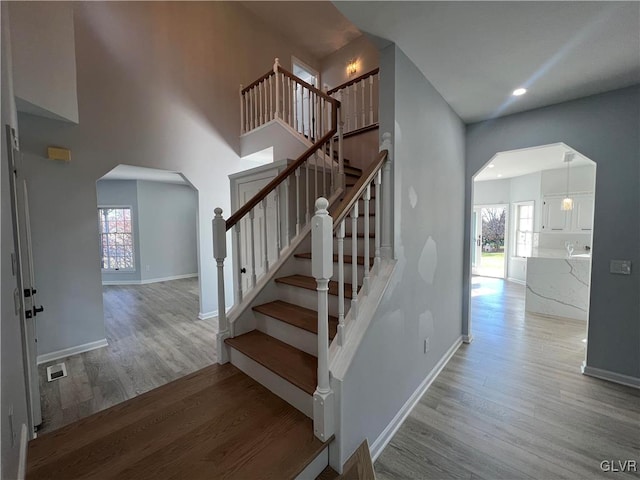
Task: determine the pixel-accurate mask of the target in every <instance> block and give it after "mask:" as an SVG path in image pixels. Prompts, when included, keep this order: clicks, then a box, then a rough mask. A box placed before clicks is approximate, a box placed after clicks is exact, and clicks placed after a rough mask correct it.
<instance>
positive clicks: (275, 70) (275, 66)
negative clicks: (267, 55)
mask: <svg viewBox="0 0 640 480" xmlns="http://www.w3.org/2000/svg"><path fill="white" fill-rule="evenodd" d="M279 67H280V59H278V58H276V60H275V62H274V63H273V73H274V74H275V76H276V78H275V81H276V109H275V110H276V111H275V118H280V117H281V116H282V115H281V114H280V112H281V110H280V93H281V92H280V82H279V81H278V80H279V72H278V70H279Z"/></svg>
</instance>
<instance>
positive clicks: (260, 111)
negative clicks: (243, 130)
mask: <svg viewBox="0 0 640 480" xmlns="http://www.w3.org/2000/svg"><path fill="white" fill-rule="evenodd" d="M256 90H257V91H258V123H259V124H260V125H262V124H263V123H264V111H263V107H264V104H263V102H262V82H260V83H258V86H257V87H256Z"/></svg>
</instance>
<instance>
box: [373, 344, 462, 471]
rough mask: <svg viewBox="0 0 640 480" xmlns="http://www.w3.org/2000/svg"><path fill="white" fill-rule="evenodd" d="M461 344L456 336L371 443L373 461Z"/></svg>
mask: <svg viewBox="0 0 640 480" xmlns="http://www.w3.org/2000/svg"><path fill="white" fill-rule="evenodd" d="M460 345H462V337H460V338H458V339H457V340H456V341H455V342H453V345H451V347H449V350H447V352H446V353H445V354H444V355H443V356H442V358H441V359H440V361H438V363H437V364H436V366H435V367H433V369H432V370H431V372H429V375H427V378H425V379H424V380H423V381H422V383H421V384H420V385H419V386H418V388H417V389H416V390H415V391H414V392H413V393H412V394H411V396H410V397H409V399H408V400H407V401H406V402H405V404H404V405H403V406H402V408H401V409H400V411H399V412H398V413H397V414H396V416H395V417H393V420H391V422H390V423H389V425H387V427H386V428H385V429H384V430H383V431H382V433H381V434H380V435H379V436H378V438H376V440H375V442H373V444H372V445H371V459H372V460H373V461H374V462H375V461H376V460H377V459H378V457H379V456H380V454H381V453H382V451H383V450H384V448H385V447H386V446H387V444H388V443H389V442H390V441H391V439H392V438H393V436H394V435H395V433H396V432H397V431H398V429H399V428H400V427H401V426H402V423H403V422H404V421H405V419H406V418H407V417H408V416H409V414H410V413H411V410H413V407H415V406H416V404H417V403H418V402H419V401H420V398H421V397H422V395H424V393H425V392H426V391H427V389H428V388H429V387H430V386H431V384H432V383H433V381H434V380H435V379H436V377H437V376H438V375H439V374H440V372H441V371H442V369H443V368H444V367H445V365H446V364H447V363H448V362H449V360H450V359H451V357H453V355H454V354H455V353H456V351H457V350H458V348H460Z"/></svg>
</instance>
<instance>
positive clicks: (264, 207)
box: [260, 197, 269, 274]
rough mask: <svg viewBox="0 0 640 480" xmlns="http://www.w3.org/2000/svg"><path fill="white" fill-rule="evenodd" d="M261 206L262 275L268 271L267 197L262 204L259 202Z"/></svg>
mask: <svg viewBox="0 0 640 480" xmlns="http://www.w3.org/2000/svg"><path fill="white" fill-rule="evenodd" d="M260 203H261V204H262V215H263V222H264V232H263V233H264V236H263V237H262V238H263V244H262V248H264V273H265V274H266V273H267V272H268V271H269V241H268V238H267V235H268V231H267V223H269V221H268V220H267V197H265V198H264V199H263V200H262V202H260Z"/></svg>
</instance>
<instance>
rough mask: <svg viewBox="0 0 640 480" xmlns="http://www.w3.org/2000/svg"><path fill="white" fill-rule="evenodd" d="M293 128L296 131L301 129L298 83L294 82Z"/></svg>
mask: <svg viewBox="0 0 640 480" xmlns="http://www.w3.org/2000/svg"><path fill="white" fill-rule="evenodd" d="M293 88H294V91H293V128H294V129H295V130H296V131H298V132H299V131H300V127H299V125H298V120H299V119H298V83H297V82H293Z"/></svg>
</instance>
